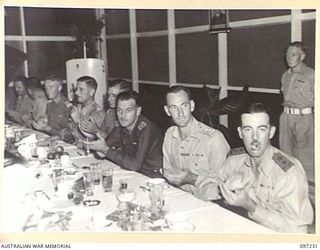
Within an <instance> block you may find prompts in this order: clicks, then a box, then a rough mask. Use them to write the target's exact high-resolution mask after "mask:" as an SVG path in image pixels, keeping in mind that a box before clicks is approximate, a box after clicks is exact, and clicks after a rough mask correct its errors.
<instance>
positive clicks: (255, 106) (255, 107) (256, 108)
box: [241, 102, 274, 126]
mask: <svg viewBox="0 0 320 250" xmlns="http://www.w3.org/2000/svg"><path fill="white" fill-rule="evenodd" d="M257 113H265V114H267V115H268V117H269V121H270V125H272V126H273V125H274V122H273V119H272V118H271V116H270V111H269V109H268V108H267V107H266V106H265V105H264V104H262V103H260V102H255V103H251V104H250V105H249V106H247V107H246V108H245V109H244V111H243V112H242V113H241V115H243V114H257Z"/></svg>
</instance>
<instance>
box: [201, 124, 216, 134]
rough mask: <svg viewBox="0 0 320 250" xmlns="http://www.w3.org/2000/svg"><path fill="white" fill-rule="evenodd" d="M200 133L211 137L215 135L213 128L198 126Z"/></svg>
mask: <svg viewBox="0 0 320 250" xmlns="http://www.w3.org/2000/svg"><path fill="white" fill-rule="evenodd" d="M199 128H200V131H201V132H202V133H204V134H206V135H209V136H213V135H214V134H215V133H216V130H215V129H214V128H210V127H208V126H202V125H201V124H200V125H199Z"/></svg>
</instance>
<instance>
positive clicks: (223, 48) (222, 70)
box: [218, 33, 228, 127]
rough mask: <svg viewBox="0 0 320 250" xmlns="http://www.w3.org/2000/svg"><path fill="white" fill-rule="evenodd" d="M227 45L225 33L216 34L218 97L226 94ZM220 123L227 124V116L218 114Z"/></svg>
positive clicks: (223, 96)
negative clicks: (219, 90)
mask: <svg viewBox="0 0 320 250" xmlns="http://www.w3.org/2000/svg"><path fill="white" fill-rule="evenodd" d="M227 56H228V47H227V33H219V34H218V65H219V66H218V67H219V68H218V72H219V78H218V79H219V85H220V87H221V92H220V99H222V98H225V97H227V96H228V89H227V87H228V57H227ZM219 121H220V123H221V124H222V125H224V126H226V127H227V126H228V116H227V115H222V116H220V120H219Z"/></svg>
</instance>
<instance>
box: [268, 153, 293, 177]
mask: <svg viewBox="0 0 320 250" xmlns="http://www.w3.org/2000/svg"><path fill="white" fill-rule="evenodd" d="M272 159H273V160H274V161H275V163H277V165H278V166H279V167H280V168H281V169H282V170H283V171H284V172H287V171H288V170H289V169H290V168H292V167H293V166H294V164H293V162H292V161H290V160H289V159H288V158H287V157H286V156H284V155H283V154H281V153H274V154H273V156H272Z"/></svg>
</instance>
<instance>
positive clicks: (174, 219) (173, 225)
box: [165, 212, 190, 231]
mask: <svg viewBox="0 0 320 250" xmlns="http://www.w3.org/2000/svg"><path fill="white" fill-rule="evenodd" d="M165 219H166V221H167V224H168V226H169V228H170V230H172V231H185V230H187V229H188V226H189V224H190V223H189V218H188V216H187V215H186V214H184V213H181V212H170V213H168V214H166V216H165Z"/></svg>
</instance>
